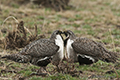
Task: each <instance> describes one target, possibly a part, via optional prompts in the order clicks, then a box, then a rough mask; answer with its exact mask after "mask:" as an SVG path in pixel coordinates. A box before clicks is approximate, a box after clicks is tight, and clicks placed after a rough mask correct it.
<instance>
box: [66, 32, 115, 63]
mask: <svg viewBox="0 0 120 80" xmlns="http://www.w3.org/2000/svg"><path fill="white" fill-rule="evenodd" d="M64 34H65V35H66V39H65V40H64V44H65V46H66V53H65V58H66V59H67V60H68V61H69V62H79V64H80V65H81V64H92V63H94V62H97V61H98V60H102V61H106V62H116V60H117V53H115V52H111V51H108V50H107V49H106V48H105V47H104V46H103V45H102V44H100V43H98V42H95V41H93V40H91V39H88V38H79V37H76V36H75V34H74V33H73V32H72V31H70V30H67V31H64Z"/></svg>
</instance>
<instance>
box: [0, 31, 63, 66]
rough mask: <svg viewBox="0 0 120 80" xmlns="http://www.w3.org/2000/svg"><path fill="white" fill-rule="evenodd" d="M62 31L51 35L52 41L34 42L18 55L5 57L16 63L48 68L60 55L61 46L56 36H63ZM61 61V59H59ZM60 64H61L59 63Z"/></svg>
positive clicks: (41, 40) (40, 40)
mask: <svg viewBox="0 0 120 80" xmlns="http://www.w3.org/2000/svg"><path fill="white" fill-rule="evenodd" d="M61 33H62V32H61V31H59V30H56V31H54V32H53V34H52V35H51V37H50V39H39V40H36V41H33V42H32V43H30V44H29V45H27V46H26V47H25V48H23V49H22V50H21V51H20V52H19V53H17V54H10V55H6V56H3V57H2V58H7V59H10V60H13V61H16V62H21V63H27V62H30V63H32V64H34V65H38V66H42V67H43V66H47V64H49V63H50V62H51V59H52V58H54V57H53V56H54V55H57V54H58V55H59V52H58V50H59V49H60V46H58V45H56V42H55V40H56V36H57V35H61ZM58 59H59V57H58ZM58 63H59V62H58Z"/></svg>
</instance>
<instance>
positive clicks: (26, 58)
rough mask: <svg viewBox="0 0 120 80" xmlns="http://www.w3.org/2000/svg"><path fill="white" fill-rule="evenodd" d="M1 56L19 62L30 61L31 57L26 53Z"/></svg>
mask: <svg viewBox="0 0 120 80" xmlns="http://www.w3.org/2000/svg"><path fill="white" fill-rule="evenodd" d="M2 58H7V59H9V60H13V61H15V62H19V63H27V62H30V60H31V57H30V56H28V55H20V54H10V55H5V56H3V57H2Z"/></svg>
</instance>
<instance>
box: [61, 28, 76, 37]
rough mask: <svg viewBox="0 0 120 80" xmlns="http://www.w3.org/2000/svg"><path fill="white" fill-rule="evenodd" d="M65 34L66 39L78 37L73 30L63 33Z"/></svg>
mask: <svg viewBox="0 0 120 80" xmlns="http://www.w3.org/2000/svg"><path fill="white" fill-rule="evenodd" d="M63 34H65V36H66V38H71V39H74V38H75V37H76V36H75V34H74V33H73V32H72V31H71V30H66V31H64V32H63Z"/></svg>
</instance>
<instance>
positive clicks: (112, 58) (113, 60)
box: [105, 52, 119, 63]
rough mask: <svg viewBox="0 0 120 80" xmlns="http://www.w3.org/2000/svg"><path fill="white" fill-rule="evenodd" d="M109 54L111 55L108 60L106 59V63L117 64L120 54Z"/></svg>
mask: <svg viewBox="0 0 120 80" xmlns="http://www.w3.org/2000/svg"><path fill="white" fill-rule="evenodd" d="M108 54H109V55H110V56H109V57H108V58H106V59H105V61H106V62H113V63H115V62H116V61H117V60H118V57H119V55H118V54H119V53H117V52H108Z"/></svg>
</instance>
